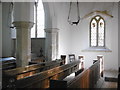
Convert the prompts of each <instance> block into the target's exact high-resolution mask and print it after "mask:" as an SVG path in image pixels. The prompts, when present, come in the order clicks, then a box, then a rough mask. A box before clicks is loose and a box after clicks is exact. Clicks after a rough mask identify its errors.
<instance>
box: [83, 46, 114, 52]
mask: <svg viewBox="0 0 120 90" xmlns="http://www.w3.org/2000/svg"><path fill="white" fill-rule="evenodd" d="M82 52H112V50H110V49H108V48H106V47H89V48H87V49H84V50H82Z"/></svg>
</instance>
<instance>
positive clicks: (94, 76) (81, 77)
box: [50, 61, 100, 88]
mask: <svg viewBox="0 0 120 90" xmlns="http://www.w3.org/2000/svg"><path fill="white" fill-rule="evenodd" d="M99 69H100V61H97V62H95V63H94V64H93V65H92V66H91V67H90V68H88V69H86V70H84V71H83V72H81V73H80V74H78V75H77V76H75V77H74V78H73V79H72V80H67V82H66V79H64V80H63V81H58V80H51V81H50V86H51V87H50V88H59V87H61V88H94V85H95V84H96V83H97V81H98V79H99V76H100V72H99ZM62 82H63V83H64V85H63V84H61V83H62ZM59 83H60V84H59ZM59 85H60V86H59ZM62 85H63V86H62Z"/></svg>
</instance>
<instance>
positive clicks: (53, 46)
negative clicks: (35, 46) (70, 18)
mask: <svg viewBox="0 0 120 90" xmlns="http://www.w3.org/2000/svg"><path fill="white" fill-rule="evenodd" d="M58 30H59V29H58V28H47V29H45V32H46V41H45V57H46V59H47V61H52V60H55V59H57V57H58Z"/></svg>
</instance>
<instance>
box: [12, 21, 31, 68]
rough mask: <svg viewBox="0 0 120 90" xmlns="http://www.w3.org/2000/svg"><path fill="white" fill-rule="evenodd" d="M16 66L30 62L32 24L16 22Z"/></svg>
mask: <svg viewBox="0 0 120 90" xmlns="http://www.w3.org/2000/svg"><path fill="white" fill-rule="evenodd" d="M13 24H14V26H15V27H16V32H17V35H16V64H17V67H22V66H26V65H28V62H29V61H30V60H31V36H30V35H31V34H30V32H31V28H32V26H33V23H32V22H26V21H16V22H13Z"/></svg>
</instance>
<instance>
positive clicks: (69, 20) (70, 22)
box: [68, 0, 80, 25]
mask: <svg viewBox="0 0 120 90" xmlns="http://www.w3.org/2000/svg"><path fill="white" fill-rule="evenodd" d="M76 3H77V21H71V19H70V13H71V7H72V2H70V8H69V14H68V22H69V24H71V25H74V24H75V25H78V23H79V21H80V13H79V3H78V0H77V2H76Z"/></svg>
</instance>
